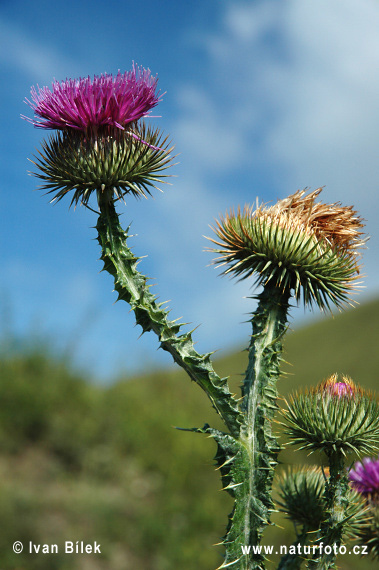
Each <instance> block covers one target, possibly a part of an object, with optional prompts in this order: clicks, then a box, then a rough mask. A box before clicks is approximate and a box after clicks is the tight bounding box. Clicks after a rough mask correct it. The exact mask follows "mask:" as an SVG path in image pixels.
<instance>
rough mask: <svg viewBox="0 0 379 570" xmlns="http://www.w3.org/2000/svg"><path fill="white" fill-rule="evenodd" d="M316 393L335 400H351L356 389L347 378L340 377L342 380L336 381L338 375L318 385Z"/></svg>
mask: <svg viewBox="0 0 379 570" xmlns="http://www.w3.org/2000/svg"><path fill="white" fill-rule="evenodd" d="M318 391H319V392H323V393H327V394H329V395H330V396H335V397H337V398H343V397H348V398H353V397H354V396H355V395H356V393H357V387H356V385H355V384H354V382H353V381H352V380H351V378H349V377H348V376H344V375H342V380H338V375H337V374H333V375H332V376H330V378H328V379H327V380H325V381H324V382H322V383H321V384H320V386H319V388H318Z"/></svg>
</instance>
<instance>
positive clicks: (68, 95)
mask: <svg viewBox="0 0 379 570" xmlns="http://www.w3.org/2000/svg"><path fill="white" fill-rule="evenodd" d="M157 82H158V78H157V77H152V76H151V74H150V70H146V69H144V68H142V67H141V68H138V67H135V66H134V65H133V68H132V70H131V71H128V72H125V73H123V74H122V73H120V71H119V72H118V74H117V75H116V76H115V77H113V76H112V74H110V75H108V74H104V75H101V76H100V77H99V76H96V75H95V76H94V78H93V80H91V78H90V77H86V78H79V79H66V81H62V82H61V83H60V82H59V81H54V82H53V84H52V91H50V89H49V88H48V87H43V88H42V89H41V88H40V87H38V93H37V90H36V88H35V87H32V89H31V96H32V100H33V102H31V101H29V100H28V99H26V100H25V102H26V103H27V104H28V105H30V107H31V108H32V109H33V110H34V114H35V115H36V116H38V117H40V118H41V119H42V121H38V120H33V119H30V118H28V117H23V118H25V119H27V120H28V121H29V122H30V123H32V124H33V125H34V126H35V127H39V128H42V129H60V130H68V129H76V130H78V131H84V132H87V131H92V132H94V133H96V132H97V131H98V130H99V129H104V130H109V128H111V129H112V128H116V129H121V130H124V129H125V126H126V125H128V124H129V123H133V122H135V121H138V119H140V118H141V117H146V116H147V115H148V114H149V112H150V110H151V109H152V108H153V107H155V106H156V105H157V104H158V102H159V100H160V98H161V96H158V93H159V92H158V93H156V88H157Z"/></svg>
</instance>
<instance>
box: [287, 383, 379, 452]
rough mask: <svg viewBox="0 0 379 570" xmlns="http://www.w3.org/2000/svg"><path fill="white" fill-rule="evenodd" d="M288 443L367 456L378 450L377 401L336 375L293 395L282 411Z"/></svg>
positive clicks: (312, 448)
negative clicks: (285, 408)
mask: <svg viewBox="0 0 379 570" xmlns="http://www.w3.org/2000/svg"><path fill="white" fill-rule="evenodd" d="M282 413H283V416H284V424H283V425H284V426H285V427H286V429H285V432H286V434H287V435H288V436H289V438H290V443H291V444H293V445H300V446H301V449H306V450H308V451H310V452H313V451H316V450H323V451H325V452H326V453H327V454H328V455H330V454H331V453H333V452H336V451H340V452H342V453H343V454H344V455H346V454H348V453H350V452H354V453H356V454H370V453H373V452H375V451H376V450H377V449H378V448H379V402H378V400H377V399H376V397H374V395H373V394H371V393H370V392H367V391H365V390H363V389H362V388H360V387H358V386H356V385H355V384H354V383H353V382H352V380H351V379H350V378H348V377H346V376H342V380H340V381H339V380H338V377H337V374H333V376H331V377H330V378H329V379H327V380H326V381H324V382H322V383H321V384H320V385H319V386H317V387H316V388H312V389H310V390H306V391H304V392H296V393H294V394H293V395H291V396H290V398H289V400H288V401H287V410H283V412H282Z"/></svg>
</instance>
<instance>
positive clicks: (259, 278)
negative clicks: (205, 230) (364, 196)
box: [211, 188, 365, 309]
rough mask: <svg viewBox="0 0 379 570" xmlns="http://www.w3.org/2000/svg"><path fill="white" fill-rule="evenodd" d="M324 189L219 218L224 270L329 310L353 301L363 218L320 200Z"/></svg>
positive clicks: (218, 240) (219, 248)
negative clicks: (318, 197) (319, 196)
mask: <svg viewBox="0 0 379 570" xmlns="http://www.w3.org/2000/svg"><path fill="white" fill-rule="evenodd" d="M321 190H322V189H321V188H318V189H317V190H315V191H313V192H310V193H308V194H306V192H305V191H298V192H295V194H293V195H291V196H289V197H288V198H285V199H284V200H279V201H278V202H277V203H276V204H275V205H273V206H270V207H267V206H265V205H260V206H259V205H258V206H257V207H256V208H253V207H251V206H245V208H244V209H243V210H242V211H241V209H238V212H237V214H235V213H234V212H233V211H230V212H229V213H227V214H226V215H225V217H221V220H220V221H217V222H216V227H215V228H214V231H215V233H216V239H211V241H212V242H213V243H214V244H216V246H217V249H214V248H213V249H211V251H214V252H216V253H219V254H220V257H218V258H217V259H216V260H215V263H217V264H220V265H227V269H226V270H225V271H224V273H226V274H227V273H234V274H235V275H237V276H240V277H241V279H242V278H246V277H250V276H251V275H253V274H255V275H256V282H257V283H258V284H263V285H265V284H266V283H268V282H271V283H273V284H275V285H276V286H278V287H280V288H282V289H292V290H293V292H294V296H295V298H296V299H297V301H299V299H300V297H301V294H302V295H303V299H304V303H305V304H310V305H311V304H312V303H314V302H315V303H316V304H317V305H318V306H319V307H320V308H321V309H324V308H327V309H330V302H333V303H334V304H335V305H337V306H341V305H343V304H345V303H346V302H348V301H349V293H350V292H351V291H352V290H354V289H355V288H356V283H355V281H356V279H357V275H358V273H359V266H358V255H359V249H360V248H361V247H362V246H363V245H364V242H365V240H364V239H363V238H362V232H361V228H362V227H363V221H362V219H361V218H359V217H358V216H357V214H356V212H355V211H354V210H353V208H352V207H351V206H350V207H345V206H341V204H339V203H335V204H323V203H321V202H316V198H317V196H318V195H319V194H320V192H321Z"/></svg>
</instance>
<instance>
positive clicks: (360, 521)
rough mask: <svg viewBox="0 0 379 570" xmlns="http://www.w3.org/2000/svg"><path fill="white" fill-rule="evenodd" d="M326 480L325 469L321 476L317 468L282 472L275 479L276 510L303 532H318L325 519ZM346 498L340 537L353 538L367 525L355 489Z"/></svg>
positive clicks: (363, 507) (362, 502) (364, 506)
mask: <svg viewBox="0 0 379 570" xmlns="http://www.w3.org/2000/svg"><path fill="white" fill-rule="evenodd" d="M327 477H328V475H327V470H326V469H325V470H324V472H322V471H321V469H320V468H319V467H302V468H301V469H296V470H291V471H288V472H285V473H284V474H282V475H281V477H280V478H279V481H278V491H279V497H280V498H279V501H278V504H279V510H280V511H282V512H283V513H286V515H287V517H288V518H289V519H290V520H291V521H292V522H293V523H295V525H301V526H302V527H303V530H306V531H307V532H309V531H316V530H318V529H319V528H320V526H321V524H322V522H323V521H324V520H325V518H326V516H327V506H326V503H325V484H326V482H327ZM347 494H348V499H349V501H348V507H347V511H346V513H345V521H344V523H343V527H344V534H345V536H350V537H354V536H356V534H357V533H358V532H360V531H361V530H362V529H363V528H365V525H367V508H366V505H365V502H364V500H362V498H361V497H360V496H359V494H358V493H357V491H356V490H355V489H352V488H349V489H348V490H347Z"/></svg>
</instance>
